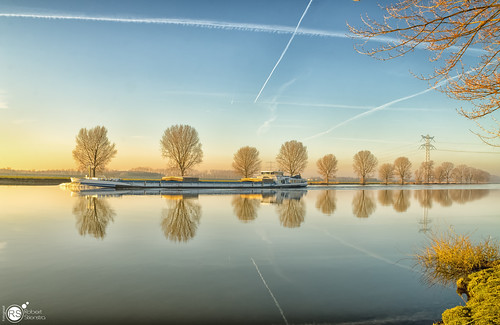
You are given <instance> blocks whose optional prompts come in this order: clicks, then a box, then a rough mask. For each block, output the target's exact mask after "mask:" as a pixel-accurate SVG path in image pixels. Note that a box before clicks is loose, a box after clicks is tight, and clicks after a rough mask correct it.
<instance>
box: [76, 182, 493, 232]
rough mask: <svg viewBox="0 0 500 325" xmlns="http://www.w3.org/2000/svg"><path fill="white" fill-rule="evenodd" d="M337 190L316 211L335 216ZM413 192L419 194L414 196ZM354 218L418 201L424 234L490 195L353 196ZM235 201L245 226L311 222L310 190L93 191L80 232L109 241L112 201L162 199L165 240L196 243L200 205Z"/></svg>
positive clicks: (80, 201)
mask: <svg viewBox="0 0 500 325" xmlns="http://www.w3.org/2000/svg"><path fill="white" fill-rule="evenodd" d="M336 191H337V190H331V189H328V190H321V191H320V192H319V193H318V194H317V199H316V202H315V206H316V209H317V210H318V211H319V212H321V213H323V214H325V215H333V214H334V213H335V211H336V210H337V208H338V205H337V204H338V202H337V197H336V194H337V193H336ZM412 192H413V193H412ZM352 193H353V194H352V202H351V207H352V213H353V215H355V216H356V217H358V218H368V217H369V216H371V215H372V214H373V213H375V210H376V203H375V199H374V198H375V196H376V198H377V199H378V202H379V204H380V205H382V206H389V207H390V206H392V207H393V209H394V211H396V212H399V213H403V212H407V211H408V209H409V208H410V205H411V199H412V198H413V199H414V200H415V201H417V202H418V203H419V205H420V207H422V210H423V212H422V214H423V216H422V218H421V219H420V220H419V224H420V229H419V230H420V231H423V232H427V231H429V230H430V229H431V227H430V224H431V218H430V217H429V215H430V213H429V211H430V210H431V209H432V208H433V206H434V205H435V204H436V203H437V204H439V205H440V206H441V207H450V206H452V205H453V203H459V204H465V203H467V202H470V201H473V200H478V199H481V198H484V197H486V196H487V195H488V194H489V190H488V189H453V188H450V189H432V188H429V189H381V190H365V189H363V190H357V191H353V192H352ZM228 194H229V195H233V196H232V198H231V201H230V204H231V205H232V207H233V213H234V215H235V216H236V217H237V218H238V219H239V220H240V221H241V222H244V223H247V222H251V221H253V220H255V219H256V218H257V217H258V212H259V209H260V207H261V206H262V205H266V204H271V205H273V206H275V211H276V214H277V215H278V218H279V222H280V224H281V225H282V226H283V227H286V228H297V227H300V226H301V225H302V223H303V222H304V220H305V216H306V204H305V199H306V198H305V195H306V194H307V191H306V190H265V191H255V190H252V191H243V192H241V191H199V190H198V191H197V190H189V191H182V192H179V191H165V190H140V191H138V190H120V191H114V190H110V189H106V190H101V189H91V190H85V191H81V192H79V195H81V196H80V197H78V198H77V202H76V203H75V205H74V207H73V214H74V215H75V216H76V217H77V227H78V230H79V233H80V234H81V235H82V236H83V235H86V234H90V235H92V236H93V237H95V238H101V239H102V238H104V237H105V236H106V227H107V226H108V224H109V222H110V221H113V217H114V216H115V212H114V211H113V210H112V209H111V208H110V207H109V205H108V203H107V200H112V199H114V198H115V197H121V196H128V195H134V196H135V195H148V196H154V195H157V196H161V197H162V198H164V199H166V200H167V205H168V207H167V208H165V209H163V210H162V211H161V215H162V217H161V223H160V224H161V229H162V231H163V233H164V235H165V238H167V239H169V240H171V241H174V242H187V241H189V240H191V239H192V238H194V236H195V235H196V231H197V229H198V226H199V223H200V218H201V205H200V203H199V202H198V201H197V198H198V196H199V195H210V196H227V195H228Z"/></svg>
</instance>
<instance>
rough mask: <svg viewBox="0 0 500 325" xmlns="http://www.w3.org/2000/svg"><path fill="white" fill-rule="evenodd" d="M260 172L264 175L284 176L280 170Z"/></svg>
mask: <svg viewBox="0 0 500 325" xmlns="http://www.w3.org/2000/svg"><path fill="white" fill-rule="evenodd" d="M260 174H261V175H262V176H283V172H280V171H262V172H260Z"/></svg>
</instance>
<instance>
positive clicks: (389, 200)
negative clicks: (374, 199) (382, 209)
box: [378, 190, 394, 206]
mask: <svg viewBox="0 0 500 325" xmlns="http://www.w3.org/2000/svg"><path fill="white" fill-rule="evenodd" d="M378 202H379V203H380V204H381V205H383V206H391V205H393V204H394V194H393V191H392V190H380V191H378Z"/></svg>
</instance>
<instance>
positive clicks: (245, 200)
mask: <svg viewBox="0 0 500 325" xmlns="http://www.w3.org/2000/svg"><path fill="white" fill-rule="evenodd" d="M261 200H262V195H260V194H241V195H236V196H234V197H233V200H232V201H231V204H232V206H233V211H234V214H236V216H237V217H238V219H239V220H240V221H242V222H250V221H252V220H255V219H256V218H257V210H258V209H259V207H260V201H261Z"/></svg>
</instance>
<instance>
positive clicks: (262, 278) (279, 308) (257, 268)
mask: <svg viewBox="0 0 500 325" xmlns="http://www.w3.org/2000/svg"><path fill="white" fill-rule="evenodd" d="M250 259H251V260H252V263H253V265H254V266H255V269H256V270H257V273H259V276H260V279H261V280H262V282H263V283H264V285H265V286H266V288H267V291H268V292H269V294H270V295H271V298H273V300H274V304H275V305H276V307H278V310H279V311H280V314H281V317H283V320H284V321H285V324H286V325H288V320H287V319H286V317H285V313H283V309H281V306H280V304H279V303H278V300H276V297H275V296H274V294H273V292H272V291H271V288H269V286H268V285H267V282H266V280H264V277H263V276H262V273H260V270H259V267H258V266H257V263H255V261H254V259H253V257H250Z"/></svg>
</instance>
